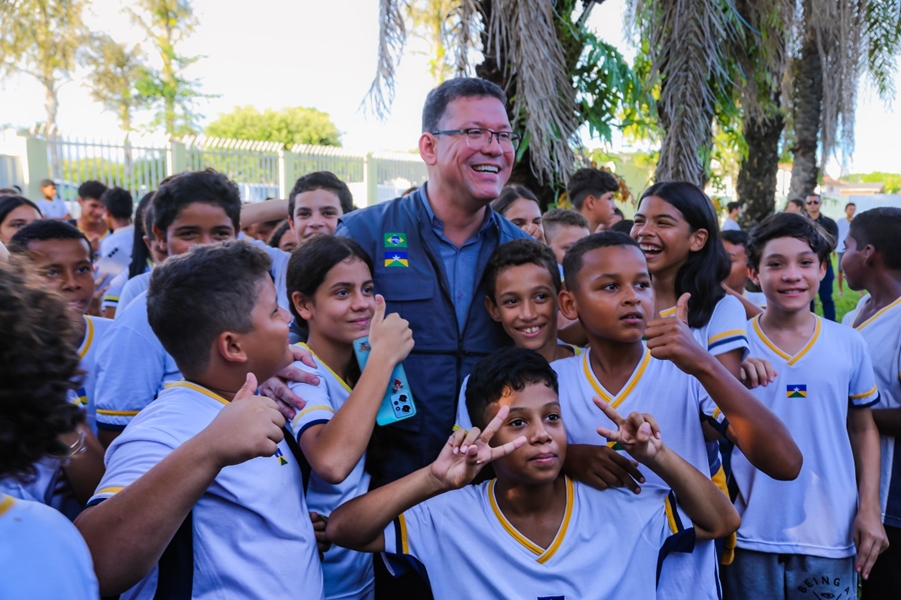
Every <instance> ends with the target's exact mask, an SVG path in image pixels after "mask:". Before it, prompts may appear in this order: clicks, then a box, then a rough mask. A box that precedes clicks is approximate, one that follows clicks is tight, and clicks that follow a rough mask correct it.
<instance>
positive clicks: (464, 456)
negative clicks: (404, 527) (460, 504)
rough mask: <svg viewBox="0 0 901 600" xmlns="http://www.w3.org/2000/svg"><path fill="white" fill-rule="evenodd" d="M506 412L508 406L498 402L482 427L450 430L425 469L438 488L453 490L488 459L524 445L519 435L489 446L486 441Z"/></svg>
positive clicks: (495, 457)
mask: <svg viewBox="0 0 901 600" xmlns="http://www.w3.org/2000/svg"><path fill="white" fill-rule="evenodd" d="M509 413H510V407H508V406H502V407H501V409H500V410H499V411H498V412H497V415H495V417H494V418H493V419H492V420H491V422H490V423H488V426H487V427H485V431H479V428H478V427H473V428H472V429H470V430H469V431H466V430H464V429H458V430H457V431H455V432H453V433H452V434H451V436H450V438H448V440H447V443H446V444H445V445H444V448H442V449H441V453H440V454H439V455H438V458H436V459H435V462H433V463H432V465H431V466H430V467H429V472H430V473H431V475H432V477H433V478H434V479H435V480H436V481H437V482H438V484H439V487H440V488H441V489H445V490H455V489H459V488H461V487H463V486H464V485H466V484H468V483H469V482H470V481H472V480H473V479H474V478H475V476H476V475H478V474H479V471H481V470H482V467H484V466H485V465H487V464H488V463H490V462H491V461H493V460H497V459H498V458H501V457H502V456H506V455H508V454H510V453H511V452H513V451H514V450H516V449H517V448H521V447H522V446H525V444H526V438H525V436H519V437H518V438H516V439H515V440H513V441H512V442H507V443H506V444H504V445H502V446H497V447H494V448H492V447H491V446H490V445H489V442H490V441H491V438H492V437H494V434H495V432H497V430H498V429H500V427H501V425H503V423H504V419H506V418H507V415H508V414H509Z"/></svg>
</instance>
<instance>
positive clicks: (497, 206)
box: [491, 185, 545, 242]
mask: <svg viewBox="0 0 901 600" xmlns="http://www.w3.org/2000/svg"><path fill="white" fill-rule="evenodd" d="M491 208H492V209H494V211H495V212H497V213H500V214H501V216H503V217H504V218H505V219H507V220H508V221H510V222H511V223H513V224H514V225H516V226H517V227H519V228H520V229H522V230H523V231H525V232H526V233H528V234H529V235H530V236H532V237H533V238H535V239H536V240H538V241H539V242H544V241H545V238H544V226H543V225H542V219H541V203H540V202H539V201H538V197H537V196H536V195H535V194H533V193H532V191H531V190H529V188H527V187H525V186H523V185H508V186H507V187H505V188H504V189H502V190H501V195H500V196H498V197H497V200H495V201H494V202H492V203H491Z"/></svg>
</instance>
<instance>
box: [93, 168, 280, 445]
mask: <svg viewBox="0 0 901 600" xmlns="http://www.w3.org/2000/svg"><path fill="white" fill-rule="evenodd" d="M152 206H153V233H154V236H155V237H156V238H157V240H159V242H160V246H161V247H162V249H163V250H164V251H165V252H167V253H168V255H169V256H170V257H171V256H178V255H180V254H184V253H185V252H187V251H188V250H190V249H191V248H192V247H193V246H195V245H202V244H213V243H216V242H223V241H228V240H233V239H235V236H236V234H237V231H238V224H239V222H240V217H241V198H240V195H239V192H238V187H237V186H236V185H235V184H234V183H233V182H232V181H230V180H229V179H228V178H227V177H226V176H225V175H222V174H221V173H217V172H215V171H213V170H206V171H195V172H189V173H183V174H181V175H178V176H176V177H173V178H172V179H170V180H169V181H167V182H166V183H164V184H163V185H161V186H160V189H159V190H158V191H157V192H156V194H155V195H154V197H153V204H152ZM258 247H260V248H261V249H262V250H263V251H264V252H266V253H267V254H268V255H269V257H270V260H271V261H272V277H273V279H274V281H275V286H276V290H277V294H278V299H279V304H280V306H283V307H285V306H287V293H286V291H285V290H286V285H285V277H286V274H287V263H288V259H289V258H290V255H289V254H287V253H285V252H282V251H280V250H278V249H277V248H270V247H268V246H266V245H265V244H259V246H258ZM217 273H218V274H219V276H220V277H223V278H224V279H227V278H228V277H229V274H228V272H227V271H224V270H223V271H217ZM151 276H152V273H143V274H141V275H138V276H136V277H132V278H131V279H130V280H129V281H128V283H127V284H126V286H125V289H124V290H123V293H122V295H123V296H124V295H125V293H126V292H128V291H129V288H130V287H131V286H136V285H141V284H142V283H143V284H146V283H147V282H148V281H149V278H150V277H151ZM146 300H147V296H146V294H143V293H142V294H139V295H138V296H137V297H136V298H135V299H134V300H133V301H132V302H131V304H129V305H128V306H127V307H126V308H125V309H124V311H123V312H122V313H121V314H118V315H117V318H116V320H115V321H113V326H112V327H110V330H109V333H108V335H107V336H106V337H105V338H104V339H103V340H102V341H101V344H100V348H99V349H98V352H99V355H98V375H97V389H98V395H97V426H98V429H99V431H98V435H99V437H100V441H101V442H103V443H104V445H109V443H110V442H111V441H112V440H113V439H115V437H116V436H117V435H119V433H120V432H121V431H122V430H123V429H124V428H125V426H126V425H127V424H128V422H129V421H130V420H131V419H132V418H133V417H134V416H135V415H136V414H137V413H138V412H139V411H140V410H141V409H143V408H144V407H145V406H147V405H148V404H150V403H151V402H152V401H153V399H154V398H155V397H156V396H157V394H158V393H160V392H161V391H162V390H163V388H164V386H165V384H166V382H167V381H173V380H177V379H180V378H181V373H180V372H179V370H178V366H177V365H176V363H175V360H174V359H173V358H172V356H170V355H169V353H168V352H166V350H165V349H164V347H163V346H162V344H161V343H160V341H159V340H158V339H157V336H156V334H155V333H154V332H153V331H152V330H151V328H150V324H149V322H148V320H147V304H146ZM289 397H290V396H289Z"/></svg>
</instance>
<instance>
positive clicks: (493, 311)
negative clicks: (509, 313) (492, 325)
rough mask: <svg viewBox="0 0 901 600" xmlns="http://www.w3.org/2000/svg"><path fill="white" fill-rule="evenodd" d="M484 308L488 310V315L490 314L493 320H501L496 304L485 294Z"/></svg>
mask: <svg viewBox="0 0 901 600" xmlns="http://www.w3.org/2000/svg"><path fill="white" fill-rule="evenodd" d="M484 302H485V310H487V311H488V316H490V317H491V318H492V319H493V320H494V321H497V322H498V323H500V322H501V311H500V310H499V309H498V307H497V304H495V303H494V301H493V300H492V299H491V296H489V295H488V294H485V301H484Z"/></svg>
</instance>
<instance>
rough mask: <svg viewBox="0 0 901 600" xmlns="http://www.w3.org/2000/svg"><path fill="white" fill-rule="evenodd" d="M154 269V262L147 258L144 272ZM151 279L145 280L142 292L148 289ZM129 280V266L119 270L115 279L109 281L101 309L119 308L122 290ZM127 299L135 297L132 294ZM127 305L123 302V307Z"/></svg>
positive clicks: (129, 300) (101, 302)
mask: <svg viewBox="0 0 901 600" xmlns="http://www.w3.org/2000/svg"><path fill="white" fill-rule="evenodd" d="M152 269H153V263H152V262H151V261H150V259H149V258H148V259H147V268H146V269H145V270H144V273H150V271H151V270H152ZM149 281H150V280H149V279H145V280H144V283H143V284H142V288H141V291H142V292H146V291H147V285H146V284H147V283H148V282H149ZM128 282H129V278H128V269H127V268H125V269H122V270H121V271H119V272H118V273H117V274H116V276H115V277H113V279H112V280H111V281H110V283H109V287H108V288H106V292H104V294H103V298H102V299H101V301H100V310H101V311H105V310H106V309H107V308H115V309H117V310H118V308H119V301H120V300H121V298H122V292H123V291H124V289H125V284H126V283H128ZM133 289H134V288H133ZM131 293H132V292H129V294H131ZM126 300H127V301H128V302H131V300H134V297H133V296H132V297H131V298H130V299H129V298H128V297H126ZM126 306H127V304H123V305H122V308H123V309H124V308H125V307H126Z"/></svg>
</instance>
